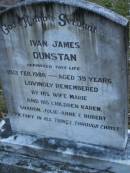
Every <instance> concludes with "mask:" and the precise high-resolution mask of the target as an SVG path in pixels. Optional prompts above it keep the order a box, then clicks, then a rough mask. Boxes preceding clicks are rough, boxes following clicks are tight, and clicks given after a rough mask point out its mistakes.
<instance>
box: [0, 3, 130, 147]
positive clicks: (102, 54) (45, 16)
mask: <svg viewBox="0 0 130 173" xmlns="http://www.w3.org/2000/svg"><path fill="white" fill-rule="evenodd" d="M92 7H93V9H92ZM106 15H108V16H106ZM0 23H1V25H0V27H1V33H0V34H1V38H2V40H3V41H4V46H5V48H4V47H3V46H2V47H1V48H0V49H1V51H2V53H3V55H2V56H1V62H2V63H1V64H2V65H1V78H2V81H3V84H4V88H5V93H6V100H7V104H8V110H9V116H10V118H11V124H12V128H13V130H14V131H19V132H21V131H22V132H23V133H30V134H32V133H33V134H37V135H43V136H46V137H54V138H62V139H66V140H72V141H74V142H76V143H77V142H80V143H92V144H94V145H101V146H107V147H115V148H118V149H124V148H125V146H126V143H127V125H126V124H127V93H126V90H127V77H126V76H127V66H126V61H127V55H126V54H127V53H126V49H127V43H126V41H125V43H124V38H125V35H126V33H125V32H126V31H127V23H128V21H127V20H126V19H124V18H123V17H121V16H118V15H115V13H110V11H108V10H106V11H104V8H101V7H100V8H98V6H95V5H94V4H91V3H86V4H85V3H84V2H83V1H78V2H77V1H76V3H75V1H74V2H72V1H70V2H68V1H62V0H60V1H38V2H37V3H33V1H31V4H30V2H26V3H25V4H24V3H23V4H22V5H20V6H19V7H18V6H17V8H12V9H10V10H9V11H6V12H4V13H2V14H1V22H0ZM113 35H114V36H113ZM30 40H34V41H35V40H40V41H41V42H42V41H47V46H43V47H42V46H39V45H38V46H32V45H30ZM54 42H61V43H60V46H59V47H58V46H56V43H55V46H54ZM68 42H69V46H70V47H65V48H64V47H62V46H61V45H63V43H65V45H68ZM77 45H78V46H77ZM5 57H6V58H5ZM50 64H51V68H49V65H50ZM38 65H39V66H40V65H41V67H40V68H39V66H38ZM45 65H46V66H47V68H46V67H45ZM73 68H75V69H74V70H72V69H73ZM77 69H78V70H77ZM43 73H44V75H43ZM34 74H35V75H34ZM90 78H95V79H99V78H102V79H103V78H108V79H109V80H111V83H102V82H97V80H95V81H91V80H89V79H90ZM122 83H123V84H122ZM43 92H44V93H43ZM72 93H74V94H75V95H77V98H83V97H81V96H86V100H85V101H84V100H82V99H79V100H78V99H77V100H71V101H70V100H69V96H70V94H72ZM57 94H58V95H57ZM54 95H55V96H54ZM29 98H31V99H30V100H31V101H28V100H29ZM97 108H98V110H99V111H96V110H97ZM63 111H64V113H63ZM65 111H69V113H73V114H75V118H74V117H72V116H71V117H69V116H68V117H67V116H65ZM84 114H89V115H91V116H105V120H104V121H96V120H93V119H89V118H88V119H87V118H86V119H85V118H84ZM87 117H90V116H87ZM97 119H98V118H97ZM28 123H30V124H31V126H28ZM43 127H44V128H43ZM50 127H51V128H50ZM52 129H54V130H52ZM95 131H96V134H97V135H95ZM111 138H113V140H112V141H111Z"/></svg>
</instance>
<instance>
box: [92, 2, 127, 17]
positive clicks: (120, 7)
mask: <svg viewBox="0 0 130 173" xmlns="http://www.w3.org/2000/svg"><path fill="white" fill-rule="evenodd" d="M90 1H91V2H94V3H97V4H100V5H102V6H105V7H106V8H109V9H111V10H114V11H115V12H117V13H119V14H121V15H123V16H127V15H128V0H90Z"/></svg>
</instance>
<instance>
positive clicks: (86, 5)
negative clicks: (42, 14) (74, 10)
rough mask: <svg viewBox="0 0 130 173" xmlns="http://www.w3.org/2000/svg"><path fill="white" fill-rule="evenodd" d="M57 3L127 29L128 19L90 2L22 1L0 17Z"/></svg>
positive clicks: (76, 0)
mask: <svg viewBox="0 0 130 173" xmlns="http://www.w3.org/2000/svg"><path fill="white" fill-rule="evenodd" d="M46 2H48V3H51V2H52V3H57V4H58V3H59V4H64V5H70V6H76V7H79V8H83V9H86V10H88V11H91V12H93V13H95V14H97V15H100V16H102V17H105V18H106V19H109V20H111V21H113V22H115V23H117V24H119V25H121V26H124V27H127V26H128V23H129V21H128V19H127V18H125V17H123V16H121V15H120V14H117V13H115V12H114V11H112V10H109V9H107V8H105V7H102V6H100V5H97V4H95V3H92V2H88V1H85V0H37V1H36V0H23V1H22V2H19V3H17V4H16V5H13V6H11V7H9V8H7V9H5V10H4V11H2V12H1V13H0V15H2V14H4V13H5V12H7V11H9V10H11V9H14V8H17V7H21V6H26V5H31V4H37V3H46Z"/></svg>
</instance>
